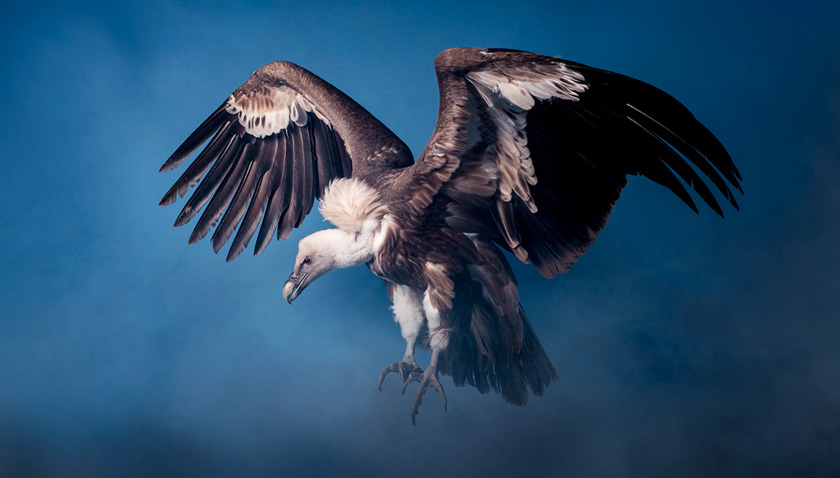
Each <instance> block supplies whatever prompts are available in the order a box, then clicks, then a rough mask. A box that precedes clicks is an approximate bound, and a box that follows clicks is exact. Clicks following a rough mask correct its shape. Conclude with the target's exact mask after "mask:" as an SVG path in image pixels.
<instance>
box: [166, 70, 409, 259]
mask: <svg viewBox="0 0 840 478" xmlns="http://www.w3.org/2000/svg"><path fill="white" fill-rule="evenodd" d="M211 137H212V139H211ZM208 139H209V140H210V141H209V143H208V144H207V146H206V147H205V148H204V150H203V151H202V152H201V153H200V154H199V155H198V156H197V157H196V158H195V159H194V160H193V162H192V163H191V164H190V165H189V167H188V168H187V169H186V170H185V171H184V173H183V174H182V175H181V177H180V178H179V179H178V180H177V181H176V182H175V184H174V185H173V186H172V188H170V189H169V191H167V193H166V194H165V195H164V196H163V199H161V201H160V205H167V204H172V203H173V202H175V200H176V199H177V198H178V196H181V197H183V196H184V194H185V193H186V192H187V190H188V189H189V188H190V187H191V186H194V185H196V183H198V187H197V188H196V190H195V192H194V193H193V194H192V196H191V197H190V198H189V200H188V201H187V203H186V205H185V206H184V208H183V210H182V211H181V214H180V215H179V216H178V218H177V219H176V221H175V226H181V225H184V224H186V223H187V222H189V221H190V220H191V219H192V218H193V217H195V215H196V214H197V213H198V212H199V210H201V208H202V207H204V206H205V205H206V207H205V208H204V212H203V213H202V214H201V216H200V217H199V219H198V222H197V223H196V225H195V229H194V230H193V232H192V235H191V236H190V240H189V242H190V244H192V243H195V242H197V241H199V240H201V239H202V238H204V236H205V235H207V233H208V232H209V231H210V229H211V228H212V227H213V226H214V225H215V226H216V229H215V231H214V233H213V237H212V238H213V249H214V250H215V251H216V252H218V251H219V250H220V249H221V248H222V246H223V245H224V244H225V242H227V240H228V239H229V238H230V236H231V235H232V234H233V231H234V230H235V229H236V228H237V226H238V227H239V230H238V232H237V234H236V236H235V237H234V239H233V243H232V244H231V247H230V250H229V252H228V255H227V260H228V261H230V260H233V259H235V258H236V257H237V256H238V255H239V254H240V253H241V252H242V250H243V249H244V248H245V247H247V245H248V242H249V241H250V239H251V237H252V236H253V235H254V233H256V232H257V228H258V226H259V225H260V221H262V226H260V227H259V233H258V234H257V240H256V245H255V247H254V254H255V255H256V254H259V253H260V252H262V251H263V249H265V247H266V246H267V245H268V243H269V242H270V241H271V237H272V236H273V235H274V233H275V231H276V233H277V238H278V239H285V238H287V237H288V236H289V234H290V233H291V231H292V229H293V228H295V227H298V226H300V225H301V223H302V222H303V219H304V217H306V215H307V214H308V213H309V212H310V211H311V209H312V205H313V203H314V201H315V199H316V197H320V196H321V194H322V193H323V191H324V188H325V187H326V185H327V184H328V183H329V182H330V180H332V179H334V178H338V177H349V176H350V175H351V174H352V173H353V172H354V171H357V172H358V171H362V170H370V169H376V168H385V169H387V168H393V167H401V166H406V165H408V164H411V153H410V152H409V149H408V147H407V146H405V144H404V143H403V142H402V141H400V139H399V138H397V137H396V135H394V133H392V132H391V131H390V130H389V129H388V128H387V127H385V126H384V125H383V124H382V123H381V122H379V120H377V119H376V118H374V117H373V115H371V114H370V113H369V112H368V111H367V110H365V109H364V108H362V107H361V106H359V104H357V103H356V102H355V101H353V100H352V99H350V98H349V97H348V96H347V95H345V94H344V93H342V92H341V91H339V90H338V89H336V88H335V87H334V86H332V85H330V84H329V83H327V82H326V81H324V80H322V79H321V78H318V77H317V76H315V75H314V74H312V73H310V72H309V71H307V70H305V69H304V68H301V67H299V66H297V65H295V64H293V63H288V62H275V63H271V64H268V65H266V66H264V67H262V68H260V69H259V70H257V71H256V72H255V73H254V74H253V75H252V76H251V78H250V79H249V80H248V81H247V82H246V83H245V84H243V85H242V86H240V87H239V88H238V89H237V90H236V91H234V92H233V94H232V95H230V97H229V98H228V99H227V100H226V101H225V102H224V103H222V105H221V106H219V108H218V109H216V111H214V112H213V114H212V115H210V117H209V118H207V120H205V121H204V122H203V123H202V124H201V126H199V127H198V129H196V130H195V132H193V133H192V134H191V135H190V136H189V137H188V138H187V140H186V141H184V143H183V144H182V145H181V146H180V147H179V148H178V149H177V150H176V151H175V153H173V154H172V156H171V157H170V158H169V159H168V160H167V161H166V162H165V163H164V164H163V166H162V167H161V168H160V170H161V171H162V172H163V171H169V170H172V169H174V168H176V167H177V166H178V165H179V164H180V163H181V162H182V161H184V159H186V158H187V157H188V156H190V155H191V154H192V153H193V152H194V151H195V150H196V149H198V148H199V147H200V146H201V145H202V144H204V143H205V142H207V140H208ZM383 150H387V151H389V152H392V153H394V154H389V155H382V154H380V153H381V152H382V151H383ZM208 170H209V171H208ZM205 172H206V175H205ZM202 176H204V177H203V179H200V178H202ZM217 223H218V225H217Z"/></svg>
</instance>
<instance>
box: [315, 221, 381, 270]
mask: <svg viewBox="0 0 840 478" xmlns="http://www.w3.org/2000/svg"><path fill="white" fill-rule="evenodd" d="M312 236H313V239H316V240H317V243H318V246H319V249H320V250H321V252H322V253H323V254H324V255H325V256H327V257H330V258H331V259H332V261H331V262H332V266H333V267H334V268H345V267H352V266H357V265H360V264H364V263H366V262H370V261H371V259H373V234H372V233H364V234H363V233H353V232H347V231H344V230H342V229H326V230H323V231H318V232H316V233H314V234H312Z"/></svg>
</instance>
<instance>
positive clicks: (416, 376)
mask: <svg viewBox="0 0 840 478" xmlns="http://www.w3.org/2000/svg"><path fill="white" fill-rule="evenodd" d="M422 380H423V370H421V369H420V367H417V370H412V371H411V373H410V374H408V377H407V378H405V383H404V384H403V388H402V394H403V395H405V389H407V388H408V384H410V383H411V382H421V381H422Z"/></svg>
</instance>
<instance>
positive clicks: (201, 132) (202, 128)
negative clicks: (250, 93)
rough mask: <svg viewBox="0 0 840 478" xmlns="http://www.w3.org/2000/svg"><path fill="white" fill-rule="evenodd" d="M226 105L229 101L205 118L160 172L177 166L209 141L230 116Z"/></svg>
mask: <svg viewBox="0 0 840 478" xmlns="http://www.w3.org/2000/svg"><path fill="white" fill-rule="evenodd" d="M225 107H227V101H225V102H224V103H222V104H221V106H219V107H218V108H216V111H214V112H213V113H212V114H211V115H210V116H209V117H208V118H207V119H206V120H204V122H202V123H201V125H199V127H198V128H196V130H195V131H193V132H192V134H191V135H189V136H188V137H187V139H186V140H185V141H184V142H183V143H181V146H179V147H178V149H176V150H175V152H174V153H172V156H170V157H169V159H167V160H166V162H164V163H163V166H161V167H160V172H162V173H163V172H166V171H171V170H173V169H175V168H177V167H178V165H179V164H181V162H182V161H183V160H185V159H186V158H187V157H188V156H189V155H191V154H192V153H193V152H194V151H195V150H196V149H198V147H199V146H201V145H202V144H204V142H205V141H207V138H209V137H210V136H211V135H212V134H213V132H214V131H216V130H217V129H218V128H219V125H220V124H222V122H224V120H225V119H226V118H228V117H229V116H230V115H229V113H228V112H227V111H225Z"/></svg>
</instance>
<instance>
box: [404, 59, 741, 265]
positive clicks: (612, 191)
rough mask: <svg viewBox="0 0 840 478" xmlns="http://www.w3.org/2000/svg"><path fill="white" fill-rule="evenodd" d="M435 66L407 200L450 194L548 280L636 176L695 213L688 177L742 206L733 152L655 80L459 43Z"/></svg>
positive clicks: (460, 224)
mask: <svg viewBox="0 0 840 478" xmlns="http://www.w3.org/2000/svg"><path fill="white" fill-rule="evenodd" d="M435 69H436V70H437V74H438V81H439V84H440V89H441V104H440V110H439V112H438V122H437V125H436V127H435V132H434V134H433V135H432V139H431V141H430V142H429V144H428V146H427V147H426V149H425V150H424V151H423V154H421V156H420V158H419V159H418V161H417V164H416V165H415V166H414V168H413V169H414V176H415V180H414V182H415V183H416V184H417V185H416V186H415V187H414V191H413V192H414V194H413V199H412V200H411V201H408V202H407V204H409V205H410V206H411V207H412V208H414V209H416V212H420V211H422V209H423V208H424V207H427V206H428V204H429V203H431V201H433V200H442V201H445V202H447V204H448V207H447V214H448V217H447V224H448V225H449V226H450V227H452V228H453V229H456V230H458V231H462V232H473V233H481V234H485V235H487V236H488V237H490V238H492V239H493V240H495V241H496V242H497V243H499V244H500V245H502V246H503V247H505V248H507V249H508V250H510V251H512V252H514V253H515V254H516V255H517V257H519V258H520V259H521V260H523V261H525V262H529V261H530V262H533V263H534V265H535V266H536V267H537V268H538V269H539V270H540V272H541V273H542V274H543V275H545V276H546V277H553V276H554V275H556V274H557V273H560V272H565V271H567V270H568V269H569V267H571V265H572V264H574V262H575V261H576V260H577V258H578V257H579V256H580V255H581V254H583V253H584V252H585V251H586V249H587V248H588V247H589V245H590V244H591V243H592V242H593V241H594V239H595V237H596V236H597V234H598V232H599V231H600V230H601V229H602V228H603V226H604V223H605V222H606V220H607V218H608V217H609V214H610V211H611V210H612V207H613V205H614V204H615V201H616V200H617V199H618V197H619V194H620V193H621V189H622V188H623V187H624V185H625V184H626V175H627V174H640V175H643V176H646V177H648V178H650V179H652V180H653V181H655V182H657V183H659V184H661V185H664V186H666V187H668V188H669V189H671V191H673V192H674V193H675V194H676V195H677V196H679V197H680V199H682V200H683V201H685V202H686V204H688V205H689V206H690V207H691V208H692V209H693V210H695V211H697V207H696V206H695V205H694V201H693V200H692V198H691V195H690V194H689V192H688V190H687V188H686V185H688V186H690V187H691V188H693V189H694V191H695V192H696V193H697V194H698V195H699V196H700V198H701V199H703V201H704V202H706V203H707V204H708V205H709V206H710V207H711V208H712V209H713V210H714V211H715V212H717V213H718V214H720V215H723V212H722V209H721V207H720V205H719V204H718V202H717V200H716V198H715V195H714V194H713V193H712V191H711V190H710V188H709V186H708V185H707V184H706V182H707V181H710V182H711V184H712V185H713V186H714V188H715V189H717V190H718V191H719V193H720V194H721V195H722V196H723V197H724V198H725V199H726V200H728V201H729V202H730V203H731V204H732V205H733V206H734V207H735V208H737V207H738V206H737V203H736V202H735V198H734V194H733V192H732V189H731V188H730V186H729V185H730V184H731V185H732V186H734V188H737V189H738V190H740V189H741V188H740V185H739V180H740V175H739V173H738V170H737V169H736V167H735V165H734V164H733V162H732V159H731V158H730V157H729V154H728V153H727V152H726V150H725V149H724V148H723V146H722V145H721V144H720V142H719V141H718V140H717V139H716V138H715V137H714V135H712V133H710V132H709V131H708V130H707V129H706V128H705V127H704V126H703V125H702V124H700V122H699V121H697V120H696V119H695V118H694V116H692V115H691V113H690V112H689V111H688V110H687V109H686V108H685V107H684V106H683V105H682V104H680V103H679V102H678V101H677V100H675V99H674V98H673V97H671V96H669V95H668V94H666V93H664V92H663V91H661V90H659V89H657V88H655V87H653V86H651V85H648V84H646V83H643V82H641V81H638V80H634V79H632V78H628V77H626V76H623V75H619V74H616V73H611V72H608V71H604V70H598V69H595V68H590V67H588V66H585V65H581V64H579V63H573V62H568V61H563V60H559V59H556V58H551V57H546V56H542V55H535V54H532V53H527V52H520V51H513V50H480V49H472V48H455V49H451V50H447V51H445V52H443V53H441V55H439V56H438V58H437V59H436V60H435ZM700 173H702V174H700ZM727 183H728V184H727ZM435 198H437V199H435Z"/></svg>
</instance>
